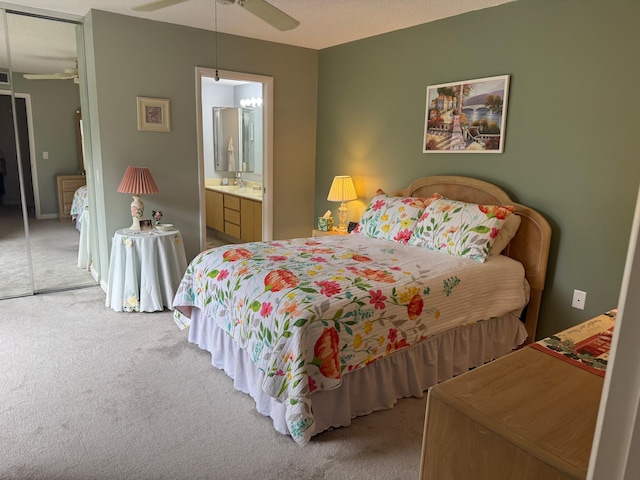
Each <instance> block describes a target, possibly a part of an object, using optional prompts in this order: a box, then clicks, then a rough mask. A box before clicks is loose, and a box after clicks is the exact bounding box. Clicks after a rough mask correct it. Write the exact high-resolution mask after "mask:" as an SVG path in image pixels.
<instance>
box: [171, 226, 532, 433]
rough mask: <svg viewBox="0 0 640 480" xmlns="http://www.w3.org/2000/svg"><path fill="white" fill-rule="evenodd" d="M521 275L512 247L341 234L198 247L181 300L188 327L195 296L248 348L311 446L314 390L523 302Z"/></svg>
mask: <svg viewBox="0 0 640 480" xmlns="http://www.w3.org/2000/svg"><path fill="white" fill-rule="evenodd" d="M524 284H525V280H524V269H523V268H522V265H520V264H519V263H518V262H516V261H514V260H511V259H509V258H507V257H504V256H498V257H491V258H490V259H489V260H488V261H487V262H485V263H480V262H476V261H474V260H470V259H466V258H460V257H454V256H451V255H447V254H444V253H439V252H432V251H429V250H427V249H425V248H423V247H415V246H407V245H401V244H398V243H396V242H393V241H387V240H380V239H372V238H368V237H365V236H363V235H357V234H353V235H334V236H327V237H319V238H317V239H316V238H307V239H294V240H290V241H272V242H264V243H263V242H260V243H247V244H242V245H227V246H224V247H219V248H215V249H212V250H208V251H205V252H202V253H201V254H200V255H199V256H197V257H196V258H195V259H194V260H193V261H192V262H191V264H190V265H189V266H188V268H187V271H186V273H185V275H184V278H183V280H182V282H181V284H180V287H179V289H178V291H177V293H176V296H175V298H174V302H173V306H174V307H176V310H174V318H175V320H176V323H178V325H179V326H180V327H182V328H184V327H186V326H188V325H189V318H188V317H189V314H190V311H191V308H193V307H197V308H199V309H200V310H202V312H203V313H204V314H205V315H206V316H208V317H211V318H212V319H213V320H214V321H215V322H216V324H217V325H218V326H219V327H220V328H222V329H224V330H225V331H226V332H227V333H228V334H229V335H231V336H232V337H233V338H234V340H235V341H236V342H237V343H238V344H239V345H240V346H241V347H242V348H243V349H244V350H245V351H247V352H248V353H249V354H250V355H251V357H252V359H253V362H254V363H255V364H256V365H257V367H258V368H260V369H261V370H262V371H263V372H264V382H263V385H262V389H263V390H264V392H265V393H267V394H269V395H270V396H272V397H275V398H277V399H278V400H280V401H282V402H286V403H285V405H286V412H287V413H286V420H287V425H288V428H289V431H290V433H291V436H292V437H293V438H294V440H295V441H296V442H298V443H299V444H300V445H304V444H305V443H307V442H308V441H309V439H310V437H311V435H312V433H313V429H312V428H310V427H311V426H312V425H313V412H312V408H311V402H310V399H309V397H310V394H311V393H312V392H314V391H315V390H318V389H333V388H336V387H338V386H339V385H340V383H341V381H342V377H343V375H344V374H346V373H348V372H349V371H352V370H355V369H359V368H362V367H364V366H366V365H367V364H369V363H371V362H375V361H376V360H377V359H380V358H383V357H385V356H387V355H390V354H392V353H393V352H395V351H398V350H401V349H404V348H407V347H409V346H411V345H414V344H416V343H418V342H420V341H421V340H424V339H425V338H427V337H428V336H430V335H434V334H437V333H440V332H442V331H445V330H448V329H450V328H453V327H455V326H458V325H460V324H461V323H468V322H470V321H477V320H479V319H486V318H490V317H494V316H499V315H504V314H506V313H508V312H511V311H516V310H519V309H521V308H523V307H524V305H525V303H526V293H525V288H524Z"/></svg>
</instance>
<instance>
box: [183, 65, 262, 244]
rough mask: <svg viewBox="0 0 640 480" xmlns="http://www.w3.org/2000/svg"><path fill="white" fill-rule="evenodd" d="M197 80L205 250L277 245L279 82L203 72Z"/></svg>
mask: <svg viewBox="0 0 640 480" xmlns="http://www.w3.org/2000/svg"><path fill="white" fill-rule="evenodd" d="M216 75H218V77H216ZM196 76H197V82H196V84H197V104H198V112H197V117H198V118H197V122H198V155H199V160H200V162H199V175H200V218H201V221H200V224H201V243H200V244H201V249H202V250H205V249H207V248H211V247H214V246H219V245H223V244H228V243H244V242H248V241H260V240H271V239H272V225H273V207H272V201H273V200H272V184H273V179H272V152H273V131H272V125H273V109H272V105H273V79H272V78H271V77H265V76H261V75H252V74H246V73H239V72H228V71H221V70H220V71H216V70H215V69H208V68H200V67H198V68H196Z"/></svg>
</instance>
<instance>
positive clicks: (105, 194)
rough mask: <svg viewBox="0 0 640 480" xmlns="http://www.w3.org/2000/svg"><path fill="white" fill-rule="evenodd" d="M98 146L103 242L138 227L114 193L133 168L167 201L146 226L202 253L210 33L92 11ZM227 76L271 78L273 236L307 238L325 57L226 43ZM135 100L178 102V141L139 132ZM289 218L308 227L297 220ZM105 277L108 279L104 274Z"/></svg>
mask: <svg viewBox="0 0 640 480" xmlns="http://www.w3.org/2000/svg"><path fill="white" fill-rule="evenodd" d="M85 37H87V38H86V45H87V52H88V53H87V56H88V58H87V69H88V72H87V77H88V78H87V84H88V91H89V99H90V101H89V106H90V109H91V113H90V115H91V132H90V137H91V144H92V147H91V148H92V156H93V162H94V164H93V169H94V171H93V172H92V174H93V175H94V178H95V182H96V189H95V190H96V195H98V197H100V198H97V199H96V204H97V212H98V213H99V212H100V211H101V209H102V208H101V206H103V209H104V212H105V218H104V219H103V220H102V221H101V220H100V219H99V225H98V227H99V235H100V237H101V242H103V243H104V242H106V243H110V239H111V236H112V235H113V232H114V231H115V230H117V229H119V228H123V227H126V226H128V225H130V223H131V217H130V214H129V204H130V203H131V197H130V196H128V195H124V194H120V193H117V191H116V190H117V188H118V185H119V183H120V180H121V178H122V174H123V173H124V171H125V169H126V167H127V166H128V165H140V166H147V167H149V168H150V170H151V173H152V174H153V177H154V179H155V181H156V183H157V184H158V187H159V189H160V193H159V194H156V195H148V196H146V197H143V201H144V203H145V211H146V212H148V214H147V213H145V217H148V216H149V215H150V213H151V210H162V211H163V213H164V218H163V220H165V221H167V222H170V223H173V224H175V225H176V226H177V227H178V228H179V229H180V230H181V232H182V235H183V238H184V241H185V247H186V251H187V258H188V259H191V258H193V257H194V256H195V255H196V254H197V253H198V252H199V251H200V224H199V221H200V215H199V209H200V205H199V196H198V190H199V185H200V184H199V178H198V151H197V131H196V92H195V67H215V65H214V47H215V36H214V33H213V32H210V31H205V30H199V29H194V28H188V27H183V26H179V25H172V24H167V23H161V22H154V21H149V20H143V19H139V18H134V17H129V16H123V15H116V14H112V13H107V12H103V11H99V10H92V11H91V12H90V13H89V15H87V17H86V18H85ZM218 55H219V62H218V67H219V68H220V69H221V70H230V71H236V72H243V73H252V74H257V75H265V76H271V77H273V78H274V160H273V178H274V185H273V187H274V188H273V205H274V207H273V210H274V221H273V236H274V238H287V237H292V236H300V235H303V234H306V233H307V232H308V223H304V219H308V218H311V217H312V216H313V208H314V198H313V186H314V173H315V158H314V156H315V135H316V100H317V99H316V91H317V64H318V52H317V51H316V50H309V49H304V48H299V47H291V46H287V45H281V44H276V43H270V42H264V41H259V40H252V39H248V38H243V37H236V36H230V35H224V34H220V35H219V47H218ZM136 96H148V97H158V98H168V99H170V100H171V132H170V133H157V132H140V131H138V130H137V120H136ZM292 219H302V220H299V221H295V220H294V221H292ZM105 271H106V270H105Z"/></svg>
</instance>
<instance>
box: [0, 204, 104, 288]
mask: <svg viewBox="0 0 640 480" xmlns="http://www.w3.org/2000/svg"><path fill="white" fill-rule="evenodd" d="M29 231H30V236H31V242H30V248H31V258H32V259H33V274H34V279H35V281H34V286H35V290H36V291H47V290H56V289H64V288H72V287H78V286H87V285H93V284H95V281H94V280H93V278H92V277H91V274H90V273H89V272H88V271H86V270H84V269H82V268H78V243H79V241H80V232H79V231H78V230H76V228H75V225H74V224H73V223H72V222H71V220H63V221H59V220H57V219H50V220H36V219H35V218H29ZM25 293H28V294H29V293H31V281H30V279H29V267H28V260H27V244H26V240H25V234H24V226H23V222H22V212H21V210H20V207H19V206H6V205H0V298H1V297H10V296H16V295H24V294H25Z"/></svg>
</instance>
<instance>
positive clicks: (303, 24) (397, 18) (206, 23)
mask: <svg viewBox="0 0 640 480" xmlns="http://www.w3.org/2000/svg"><path fill="white" fill-rule="evenodd" d="M148 1H149V0H16V1H13V2H11V5H14V6H21V7H28V8H31V9H37V10H47V11H50V12H59V13H63V14H69V15H77V16H80V17H82V16H84V15H86V14H87V13H88V12H89V10H91V9H98V10H104V11H108V12H114V13H119V14H123V15H130V16H134V17H142V18H148V19H150V20H157V21H161V22H167V23H174V24H178V25H186V26H191V27H195V28H201V29H206V30H214V29H215V28H214V25H215V23H216V21H215V14H214V12H215V10H216V9H217V27H218V31H219V32H222V33H230V34H233V35H240V36H243V37H249V38H256V39H260V40H267V41H272V42H277V43H284V44H288V45H295V46H299V47H306V48H312V49H317V50H320V49H323V48H328V47H332V46H335V45H340V44H343V43H347V42H351V41H354V40H359V39H362V38H367V37H371V36H375V35H380V34H383V33H387V32H390V31H393V30H400V29H403V28H408V27H412V26H415V25H420V24H423V23H428V22H432V21H435V20H439V19H442V18H446V17H451V16H454V15H459V14H462V13H465V12H469V11H473V10H481V9H484V8H488V7H493V6H496V5H501V4H503V3H508V2H510V1H514V0H270V3H271V4H272V5H274V6H275V7H277V8H279V9H280V10H282V11H284V12H286V13H287V14H288V15H290V16H292V17H294V18H295V19H297V20H298V21H299V22H300V25H299V26H298V27H297V28H295V29H293V30H289V31H285V32H281V31H278V30H276V29H275V28H273V27H271V26H270V25H268V24H266V23H265V22H263V21H262V20H260V19H258V18H257V17H255V16H254V15H252V14H251V13H249V12H248V11H247V10H245V9H244V8H241V7H239V6H238V5H223V4H216V3H215V0H189V1H187V2H185V3H181V4H178V5H173V6H170V7H167V8H164V9H161V10H157V11H154V12H137V11H135V10H132V8H133V7H134V6H139V5H142V4H145V3H148ZM9 5H10V4H8V3H0V7H8V6H9ZM12 18H13V17H10V21H9V32H10V39H11V47H12V52H16V53H15V54H14V53H12V64H13V70H14V71H22V72H30V73H55V72H52V71H50V70H49V71H47V69H51V68H55V69H57V70H61V69H64V68H65V67H69V66H73V60H72V58H73V57H74V56H75V53H74V52H75V45H74V35H73V26H71V25H66V26H64V25H62V27H61V26H60V25H58V26H57V27H56V28H55V29H53V30H52V29H51V28H48V29H46V28H43V26H42V25H39V26H38V29H37V30H36V32H37V33H36V34H33V32H34V30H31V29H29V30H28V31H30V34H29V35H22V36H21V38H16V39H15V40H14V35H15V32H16V31H21V30H22V31H26V30H27V25H26V24H27V23H30V22H36V21H37V20H35V19H21V20H20V21H19V22H17V21H16V20H15V19H14V20H12ZM12 22H13V24H14V25H12ZM39 22H41V23H46V24H52V23H54V22H43V21H39ZM0 45H1V44H0ZM38 52H47V54H46V55H47V56H48V57H55V58H56V59H58V60H56V61H55V62H49V63H48V64H47V65H46V66H43V64H42V62H36V63H39V65H36V64H34V62H33V61H31V60H37V59H36V58H35V56H38ZM40 56H42V55H40ZM13 57H15V58H13ZM0 58H1V55H0ZM40 60H42V59H40ZM18 61H20V62H24V63H20V65H19V64H18V63H17V62H18Z"/></svg>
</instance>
